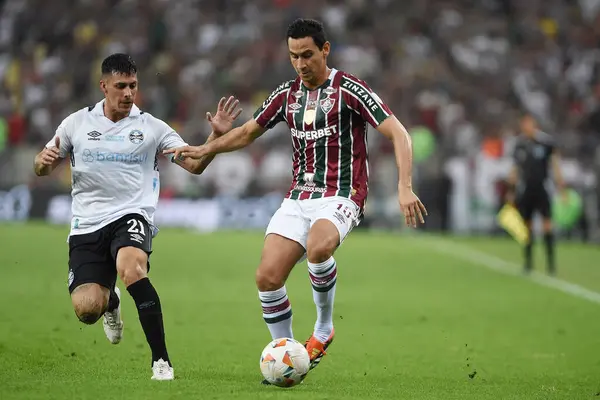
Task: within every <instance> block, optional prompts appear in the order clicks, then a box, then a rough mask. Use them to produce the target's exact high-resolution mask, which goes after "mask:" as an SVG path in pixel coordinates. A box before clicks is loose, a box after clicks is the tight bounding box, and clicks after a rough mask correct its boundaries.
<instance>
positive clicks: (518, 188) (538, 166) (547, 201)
mask: <svg viewBox="0 0 600 400" xmlns="http://www.w3.org/2000/svg"><path fill="white" fill-rule="evenodd" d="M519 128H520V135H519V138H518V139H517V144H516V146H515V150H514V154H513V160H514V165H513V168H512V170H511V173H510V176H509V182H508V183H509V191H508V199H507V200H508V202H509V203H512V204H514V205H515V206H516V207H517V209H518V210H519V212H520V214H521V216H522V217H523V219H524V220H525V224H526V225H527V227H528V228H529V242H528V243H527V244H526V245H525V251H524V255H525V264H524V272H525V273H527V274H528V273H530V272H531V269H532V256H531V250H532V246H533V242H534V237H533V232H532V229H531V221H532V217H533V215H534V213H535V212H539V213H540V214H541V216H542V218H543V232H544V243H545V245H546V255H547V258H546V261H547V270H548V274H550V275H554V274H556V263H555V252H554V233H553V229H552V209H551V204H552V202H551V197H552V196H551V181H550V179H549V175H550V174H549V169H550V167H551V168H552V175H553V177H554V182H555V184H556V189H558V192H559V193H560V194H561V195H565V193H566V192H565V185H564V181H563V178H562V174H561V171H560V156H559V154H558V151H557V150H556V148H555V145H554V141H553V140H552V137H551V136H550V135H548V134H547V133H544V132H542V131H541V130H539V128H538V125H537V121H536V120H535V118H534V117H533V116H532V115H531V114H523V115H522V116H521V118H520V120H519Z"/></svg>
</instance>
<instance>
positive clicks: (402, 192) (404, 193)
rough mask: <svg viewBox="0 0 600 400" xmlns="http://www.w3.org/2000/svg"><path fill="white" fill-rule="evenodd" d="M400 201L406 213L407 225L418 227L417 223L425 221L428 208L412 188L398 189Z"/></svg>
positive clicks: (402, 209)
mask: <svg viewBox="0 0 600 400" xmlns="http://www.w3.org/2000/svg"><path fill="white" fill-rule="evenodd" d="M398 202H399V203H400V210H401V211H402V214H404V220H405V222H406V225H407V226H411V227H413V228H416V227H417V223H418V222H420V223H422V224H424V223H425V218H424V216H427V210H426V209H425V206H424V205H423V203H421V200H419V198H418V197H417V195H416V194H414V192H413V191H412V189H410V188H401V189H399V190H398Z"/></svg>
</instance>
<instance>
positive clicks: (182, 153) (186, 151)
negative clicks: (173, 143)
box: [163, 145, 208, 161]
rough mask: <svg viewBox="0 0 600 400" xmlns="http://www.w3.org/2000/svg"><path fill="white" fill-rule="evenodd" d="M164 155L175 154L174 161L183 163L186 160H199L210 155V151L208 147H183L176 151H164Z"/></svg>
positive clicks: (175, 149)
mask: <svg viewBox="0 0 600 400" xmlns="http://www.w3.org/2000/svg"><path fill="white" fill-rule="evenodd" d="M163 154H173V156H174V157H173V161H175V160H180V161H183V160H184V159H185V158H193V159H195V160H198V159H200V158H202V157H204V156H206V155H208V149H207V147H206V146H204V145H202V146H183V147H177V148H174V149H168V150H165V151H163Z"/></svg>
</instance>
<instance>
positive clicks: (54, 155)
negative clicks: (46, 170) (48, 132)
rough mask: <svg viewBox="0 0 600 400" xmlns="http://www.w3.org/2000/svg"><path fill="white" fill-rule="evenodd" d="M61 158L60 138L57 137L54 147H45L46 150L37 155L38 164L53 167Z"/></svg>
mask: <svg viewBox="0 0 600 400" xmlns="http://www.w3.org/2000/svg"><path fill="white" fill-rule="evenodd" d="M59 158H60V138H59V137H58V136H56V137H55V138H54V146H52V147H44V149H43V150H42V151H41V152H40V153H39V154H38V155H37V160H36V163H38V164H41V165H52V164H54V162H55V161H56V160H58V159H59Z"/></svg>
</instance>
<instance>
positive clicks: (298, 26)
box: [286, 18, 327, 50]
mask: <svg viewBox="0 0 600 400" xmlns="http://www.w3.org/2000/svg"><path fill="white" fill-rule="evenodd" d="M309 36H310V37H312V38H313V40H314V42H315V44H316V45H317V47H318V48H319V50H323V45H324V44H325V42H327V35H326V34H325V28H323V24H322V23H321V22H320V21H317V20H315V19H306V18H298V19H297V20H295V21H294V22H292V23H291V24H290V26H289V27H288V30H287V36H286V40H287V39H289V38H292V39H302V38H305V37H309Z"/></svg>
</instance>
